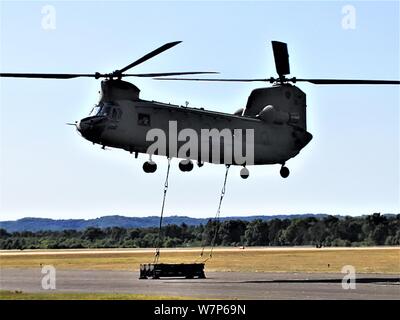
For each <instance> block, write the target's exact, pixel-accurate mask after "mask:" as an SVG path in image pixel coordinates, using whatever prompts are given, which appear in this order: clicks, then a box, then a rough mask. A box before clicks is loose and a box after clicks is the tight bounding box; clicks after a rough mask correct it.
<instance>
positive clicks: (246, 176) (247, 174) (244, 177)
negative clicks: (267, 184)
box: [240, 167, 250, 179]
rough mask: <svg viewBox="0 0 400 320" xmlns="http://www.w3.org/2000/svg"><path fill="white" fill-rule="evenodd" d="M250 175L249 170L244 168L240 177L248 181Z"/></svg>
mask: <svg viewBox="0 0 400 320" xmlns="http://www.w3.org/2000/svg"><path fill="white" fill-rule="evenodd" d="M249 175H250V173H249V169H247V168H246V167H243V168H242V169H241V170H240V176H241V177H242V179H247V178H248V177H249Z"/></svg>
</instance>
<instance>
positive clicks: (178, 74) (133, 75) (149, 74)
mask: <svg viewBox="0 0 400 320" xmlns="http://www.w3.org/2000/svg"><path fill="white" fill-rule="evenodd" d="M188 74H219V72H214V71H193V72H159V73H131V74H122V77H167V76H180V75H188Z"/></svg>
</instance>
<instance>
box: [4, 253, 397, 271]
mask: <svg viewBox="0 0 400 320" xmlns="http://www.w3.org/2000/svg"><path fill="white" fill-rule="evenodd" d="M199 253H200V249H189V250H185V249H177V250H171V249H169V250H167V249H165V250H162V251H161V258H160V261H159V262H160V263H183V262H190V263H192V262H195V261H197V262H200V261H202V260H204V258H205V257H208V251H205V254H204V258H203V259H199ZM153 256H154V249H148V250H143V249H142V250H140V249H139V250H69V251H68V250H62V251H57V250H48V251H14V252H5V251H1V252H0V268H31V267H38V266H40V265H41V264H42V265H46V264H50V265H53V266H55V267H56V268H59V269H83V270H133V271H138V270H139V264H140V263H150V262H153ZM345 265H352V266H354V267H355V268H356V270H357V272H358V273H391V274H400V248H399V247H383V248H376V247H375V248H323V249H314V248H248V249H247V248H246V249H239V248H218V249H215V250H214V254H213V258H212V259H210V260H209V261H207V263H206V271H244V272H246V271H247V272H336V273H338V272H339V273H340V272H341V269H342V267H343V266H345Z"/></svg>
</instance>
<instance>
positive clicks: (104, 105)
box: [89, 102, 122, 121]
mask: <svg viewBox="0 0 400 320" xmlns="http://www.w3.org/2000/svg"><path fill="white" fill-rule="evenodd" d="M93 116H98V117H99V116H102V117H107V118H110V119H112V120H116V121H118V120H120V119H121V116H122V110H121V109H120V108H118V106H117V105H115V104H113V103H110V102H100V103H99V104H97V105H95V106H94V107H93V109H92V110H91V111H90V113H89V117H93Z"/></svg>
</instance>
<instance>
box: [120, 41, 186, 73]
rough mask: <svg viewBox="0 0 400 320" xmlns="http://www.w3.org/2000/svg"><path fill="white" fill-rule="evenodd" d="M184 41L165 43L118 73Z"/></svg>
mask: <svg viewBox="0 0 400 320" xmlns="http://www.w3.org/2000/svg"><path fill="white" fill-rule="evenodd" d="M181 42H182V41H175V42H169V43H166V44H164V45H163V46H161V47H159V48H157V49H156V50H153V51H152V52H150V53H148V54H146V55H144V56H143V57H141V58H140V59H138V60H136V61H135V62H132V63H131V64H128V65H127V66H126V67H124V68H122V69H120V70H117V72H118V73H123V72H125V71H126V70H128V69H130V68H133V67H134V66H137V65H138V64H140V63H142V62H145V61H147V60H149V59H151V58H153V57H154V56H156V55H158V54H160V53H161V52H164V51H165V50H168V49H170V48H172V47H174V46H176V45H177V44H179V43H181Z"/></svg>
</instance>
